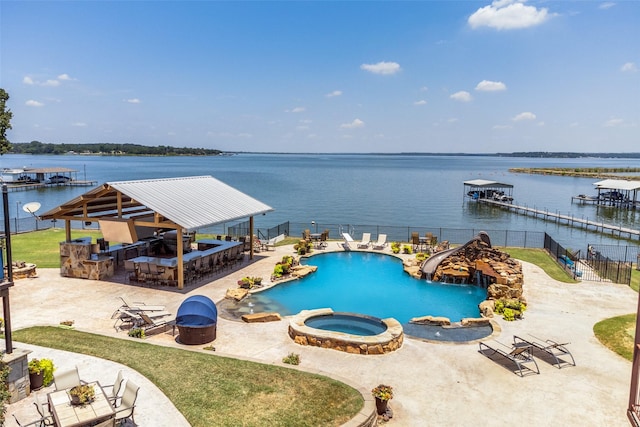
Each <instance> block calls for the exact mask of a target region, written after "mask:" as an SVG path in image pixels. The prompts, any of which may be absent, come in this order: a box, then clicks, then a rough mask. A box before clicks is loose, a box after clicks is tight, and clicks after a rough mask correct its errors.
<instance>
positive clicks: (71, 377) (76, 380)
mask: <svg viewBox="0 0 640 427" xmlns="http://www.w3.org/2000/svg"><path fill="white" fill-rule="evenodd" d="M53 383H54V384H55V387H56V391H59V390H67V389H70V388H72V387H75V386H77V385H80V384H82V383H83V381H82V380H81V379H80V374H79V373H78V367H77V366H76V367H74V368H72V369H68V370H66V371H58V372H56V373H54V374H53Z"/></svg>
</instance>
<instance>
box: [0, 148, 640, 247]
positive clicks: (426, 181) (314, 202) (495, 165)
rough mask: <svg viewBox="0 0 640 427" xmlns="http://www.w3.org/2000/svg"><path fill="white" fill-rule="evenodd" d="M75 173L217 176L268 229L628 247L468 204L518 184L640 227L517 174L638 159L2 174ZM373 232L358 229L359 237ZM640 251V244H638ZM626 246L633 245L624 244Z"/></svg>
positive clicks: (551, 202) (582, 188) (400, 158)
mask: <svg viewBox="0 0 640 427" xmlns="http://www.w3.org/2000/svg"><path fill="white" fill-rule="evenodd" d="M22 166H29V167H54V166H60V167H68V168H72V169H75V170H77V171H78V174H77V178H78V179H86V180H94V181H97V182H98V184H102V183H104V182H109V181H121V180H135V179H145V178H163V177H180V176H197V175H212V176H214V177H215V178H217V179H220V180H221V181H224V182H226V183H227V184H229V185H231V186H233V187H235V188H237V189H239V190H240V191H243V192H245V193H247V194H249V195H251V196H253V197H255V198H257V199H259V200H261V201H262V202H264V203H267V204H269V205H270V206H272V207H273V208H274V209H275V211H274V212H271V213H269V214H267V215H265V216H261V217H259V218H256V225H257V226H258V227H271V226H275V225H277V224H279V223H282V222H285V221H290V222H292V223H300V224H309V226H310V225H311V222H312V221H315V222H316V223H317V224H318V226H319V227H323V224H365V225H367V224H371V225H385V226H413V227H427V228H428V227H431V228H460V229H469V228H473V229H486V230H515V231H521V230H534V231H547V232H548V233H549V234H550V235H551V236H552V237H554V238H556V239H557V240H559V241H560V242H561V243H563V244H565V245H567V246H569V247H572V248H584V247H586V244H587V243H596V244H618V240H616V239H612V238H611V237H609V236H607V235H604V234H600V233H594V232H585V231H584V230H578V229H574V228H571V227H568V226H565V225H559V224H555V223H551V222H546V221H543V220H541V219H535V218H532V217H526V216H522V215H517V214H514V213H509V212H507V211H504V210H500V209H490V208H487V207H483V206H481V205H477V204H475V203H473V202H468V201H467V200H465V198H464V194H463V193H464V191H463V190H464V187H463V182H464V181H467V180H471V179H488V180H494V181H500V182H504V183H508V184H512V185H514V189H513V196H514V203H516V204H521V205H526V206H530V207H536V208H539V209H548V210H549V211H553V212H560V213H563V214H572V215H574V216H576V217H581V218H588V219H591V220H595V221H602V222H605V223H612V224H617V225H622V226H625V227H630V228H635V229H638V228H640V215H639V213H638V212H636V211H630V210H625V209H613V208H603V207H595V206H590V205H580V204H576V203H571V196H575V195H578V194H587V195H590V194H595V193H596V192H595V191H594V186H593V183H594V182H595V181H597V180H594V179H588V178H573V177H558V176H543V175H526V174H514V173H510V172H509V168H511V167H640V160H638V159H600V158H580V159H537V158H507V157H493V156H491V157H489V156H487V157H485V156H455V155H451V156H428V155H359V154H353V155H345V154H340V155H329V154H239V155H233V156H219V157H107V156H104V157H101V156H79V155H65V156H29V155H4V156H2V157H0V167H2V168H15V167H22ZM88 190H89V188H88V187H57V188H47V189H40V190H32V191H24V192H11V193H10V194H9V200H10V202H9V207H10V216H11V217H14V216H15V215H14V213H13V211H14V209H15V211H16V212H17V213H18V214H19V215H20V216H26V215H28V214H26V213H25V212H23V211H22V210H21V209H19V207H20V205H21V204H24V203H26V202H31V201H38V202H40V203H41V204H42V208H41V210H40V211H39V213H43V212H45V211H47V210H49V209H51V208H54V207H56V206H58V205H60V204H62V203H64V202H66V201H68V200H70V199H72V198H74V197H76V196H78V195H80V194H82V193H84V192H86V191H88ZM362 231H368V230H363V229H362V227H360V229H357V228H356V236H354V237H356V238H359V236H360V234H361V232H362ZM633 243H635V244H637V240H635V241H633ZM622 244H625V245H626V244H629V241H628V240H623V241H622Z"/></svg>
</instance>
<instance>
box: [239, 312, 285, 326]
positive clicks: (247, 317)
mask: <svg viewBox="0 0 640 427" xmlns="http://www.w3.org/2000/svg"><path fill="white" fill-rule="evenodd" d="M242 320H243V321H245V322H247V323H264V322H277V321H278V320H282V318H281V317H280V313H269V312H265V313H251V314H243V315H242Z"/></svg>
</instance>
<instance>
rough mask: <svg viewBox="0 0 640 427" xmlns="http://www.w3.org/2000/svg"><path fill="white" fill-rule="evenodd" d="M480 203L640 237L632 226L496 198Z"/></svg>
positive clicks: (482, 200)
mask: <svg viewBox="0 0 640 427" xmlns="http://www.w3.org/2000/svg"><path fill="white" fill-rule="evenodd" d="M478 202H480V203H485V204H488V205H492V206H498V207H500V208H502V209H506V210H509V211H513V212H515V213H517V214H522V215H529V216H533V217H535V218H541V219H544V220H545V221H554V222H565V223H566V224H567V225H569V226H572V227H580V228H586V229H588V228H589V227H593V229H594V230H595V231H600V232H605V231H610V232H611V233H612V234H616V233H617V234H618V236H622V235H623V234H625V235H628V236H629V237H638V238H639V239H640V230H635V229H633V228H627V227H620V226H618V225H613V224H606V223H604V222H597V221H592V220H590V219H585V218H577V217H575V216H573V215H564V214H561V213H559V212H549V211H548V210H542V209H536V208H530V207H528V206H519V205H514V204H511V203H504V202H498V201H496V200H489V199H480V200H478Z"/></svg>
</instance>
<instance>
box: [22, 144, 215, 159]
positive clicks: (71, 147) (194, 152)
mask: <svg viewBox="0 0 640 427" xmlns="http://www.w3.org/2000/svg"><path fill="white" fill-rule="evenodd" d="M70 152H72V153H76V154H102V155H130V156H217V155H220V154H222V151H220V150H212V149H207V148H189V147H171V146H166V145H158V146H155V147H152V146H147V145H140V144H116V143H90V144H67V143H62V144H53V143H43V142H40V141H31V142H23V143H13V144H11V149H10V150H9V153H12V154H54V155H60V154H69V153H70Z"/></svg>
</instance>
